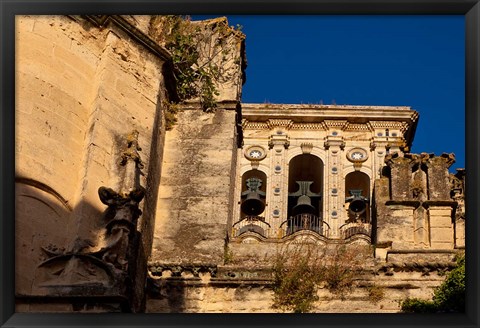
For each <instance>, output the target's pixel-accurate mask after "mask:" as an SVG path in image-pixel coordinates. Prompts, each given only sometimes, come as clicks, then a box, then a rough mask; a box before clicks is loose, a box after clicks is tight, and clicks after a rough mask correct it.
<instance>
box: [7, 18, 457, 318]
mask: <svg viewBox="0 0 480 328" xmlns="http://www.w3.org/2000/svg"><path fill="white" fill-rule="evenodd" d="M156 19H157V18H156V17H152V16H18V18H17V22H16V33H17V39H16V45H17V54H16V55H17V62H16V77H17V81H16V83H17V87H16V90H17V94H16V105H17V108H16V131H17V134H16V140H15V144H16V159H15V160H16V161H15V162H16V261H15V263H16V287H15V288H16V301H17V303H16V304H17V311H18V312H75V311H81V312H150V313H156V312H220V313H223V312H279V311H280V310H279V309H276V308H274V307H273V299H274V295H273V291H272V269H271V264H272V260H273V259H274V258H275V256H276V254H277V252H278V250H279V249H281V248H282V247H284V246H285V245H295V244H303V243H308V244H314V245H316V247H318V248H319V249H327V248H335V247H338V246H342V245H344V246H347V247H353V248H355V247H361V246H369V245H373V246H374V251H373V250H372V252H371V255H370V260H369V261H368V263H367V262H366V264H365V271H364V272H363V273H362V274H361V275H359V276H358V277H357V278H356V279H355V280H356V284H355V286H356V288H355V289H354V290H353V291H352V292H351V293H349V294H348V295H346V296H344V297H339V296H338V295H336V294H334V293H332V292H331V291H329V290H328V289H327V288H323V287H322V288H320V289H319V295H318V296H319V300H318V301H317V302H316V303H315V306H314V310H315V311H316V312H398V311H399V301H401V300H402V299H405V298H406V297H420V298H430V297H431V296H432V293H433V289H434V287H436V286H438V285H439V284H440V283H441V282H442V281H443V279H444V274H445V272H446V271H448V270H449V269H451V268H452V267H453V265H454V262H453V259H454V257H455V254H457V253H458V252H459V251H461V250H462V249H463V247H464V245H465V231H464V230H465V222H464V221H465V214H464V213H465V202H464V190H465V172H464V170H458V172H457V173H456V174H449V171H448V168H449V167H450V165H451V164H452V163H453V161H454V156H453V155H452V154H442V155H440V156H435V155H433V154H419V155H417V154H410V153H409V152H408V151H409V147H410V145H411V143H412V140H413V137H414V134H415V127H416V122H417V119H418V113H417V112H416V111H414V110H412V109H410V108H409V107H388V106H382V107H380V106H337V105H316V106H309V105H274V104H261V105H260V104H243V103H241V85H242V83H243V81H244V72H243V69H244V68H245V65H246V59H245V54H244V42H245V41H244V38H243V37H242V36H241V35H240V34H238V33H233V34H231V35H230V36H229V39H228V43H227V44H228V46H229V47H231V52H230V53H229V54H228V56H230V57H228V58H227V61H228V63H229V64H228V65H227V66H228V78H227V79H224V80H222V81H221V82H218V83H217V88H218V91H219V94H218V95H217V101H218V102H217V108H216V109H215V110H214V111H211V112H206V111H204V110H202V108H201V105H200V103H199V100H198V99H191V101H189V102H185V103H183V104H181V105H177V106H178V107H179V109H180V110H179V111H178V113H177V114H176V120H177V122H176V124H175V125H174V127H173V129H172V130H170V131H166V122H165V115H166V112H167V106H168V104H170V103H171V101H172V100H173V99H175V98H176V94H175V79H174V76H173V70H172V58H171V54H170V53H169V51H167V50H166V49H165V48H164V47H163V46H162V45H161V38H159V37H158V35H157V34H155V33H158V28H159V27H158V24H156V23H154V22H156ZM198 24H200V23H198ZM220 25H221V26H223V27H222V29H224V28H225V26H227V27H228V23H227V22H226V20H224V19H217V20H213V21H210V22H206V23H205V24H203V25H202V26H203V28H205V29H212V30H214V31H216V30H215V29H216V28H217V27H218V26H220ZM213 35H215V33H213ZM299 205H301V206H299ZM371 286H376V287H377V288H380V289H381V290H382V291H383V292H382V295H383V296H382V297H381V299H377V300H373V299H372V295H371V292H370V290H371V289H370V288H371Z"/></svg>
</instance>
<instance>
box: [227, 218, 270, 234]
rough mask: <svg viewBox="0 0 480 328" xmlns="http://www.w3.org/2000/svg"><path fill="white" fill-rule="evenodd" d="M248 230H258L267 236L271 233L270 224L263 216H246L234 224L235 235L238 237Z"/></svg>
mask: <svg viewBox="0 0 480 328" xmlns="http://www.w3.org/2000/svg"><path fill="white" fill-rule="evenodd" d="M246 232H256V233H258V234H259V235H261V236H263V237H265V238H267V237H269V235H270V224H268V223H267V222H265V218H264V217H263V216H246V217H244V218H243V219H241V220H240V221H237V222H236V223H235V224H234V225H233V226H232V236H233V237H238V236H240V235H241V234H244V233H246Z"/></svg>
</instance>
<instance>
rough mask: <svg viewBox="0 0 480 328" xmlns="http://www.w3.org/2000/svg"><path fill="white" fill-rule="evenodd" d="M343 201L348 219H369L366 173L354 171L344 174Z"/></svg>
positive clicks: (368, 179) (368, 188)
mask: <svg viewBox="0 0 480 328" xmlns="http://www.w3.org/2000/svg"><path fill="white" fill-rule="evenodd" d="M345 201H346V205H345V208H346V209H347V216H348V221H358V220H361V221H362V222H369V221H370V206H369V205H370V177H369V176H368V175H367V174H366V173H363V172H360V171H355V172H351V173H348V174H347V175H346V176H345ZM362 202H363V203H362ZM363 206H364V208H363Z"/></svg>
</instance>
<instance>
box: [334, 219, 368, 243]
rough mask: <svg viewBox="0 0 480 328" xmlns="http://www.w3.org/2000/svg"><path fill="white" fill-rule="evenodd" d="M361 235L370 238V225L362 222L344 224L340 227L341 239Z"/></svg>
mask: <svg viewBox="0 0 480 328" xmlns="http://www.w3.org/2000/svg"><path fill="white" fill-rule="evenodd" d="M358 234H363V235H367V236H368V237H371V234H372V225H371V224H370V223H363V222H351V223H345V224H344V225H342V226H340V235H341V236H342V238H343V239H347V238H350V237H351V236H353V235H358Z"/></svg>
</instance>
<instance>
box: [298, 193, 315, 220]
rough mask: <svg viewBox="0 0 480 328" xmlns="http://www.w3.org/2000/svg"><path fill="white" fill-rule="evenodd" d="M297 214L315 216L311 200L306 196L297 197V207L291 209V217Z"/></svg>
mask: <svg viewBox="0 0 480 328" xmlns="http://www.w3.org/2000/svg"><path fill="white" fill-rule="evenodd" d="M297 214H315V207H313V206H312V200H311V199H310V197H308V196H307V195H302V196H300V197H298V201H297V205H295V206H294V207H293V208H292V215H297Z"/></svg>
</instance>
